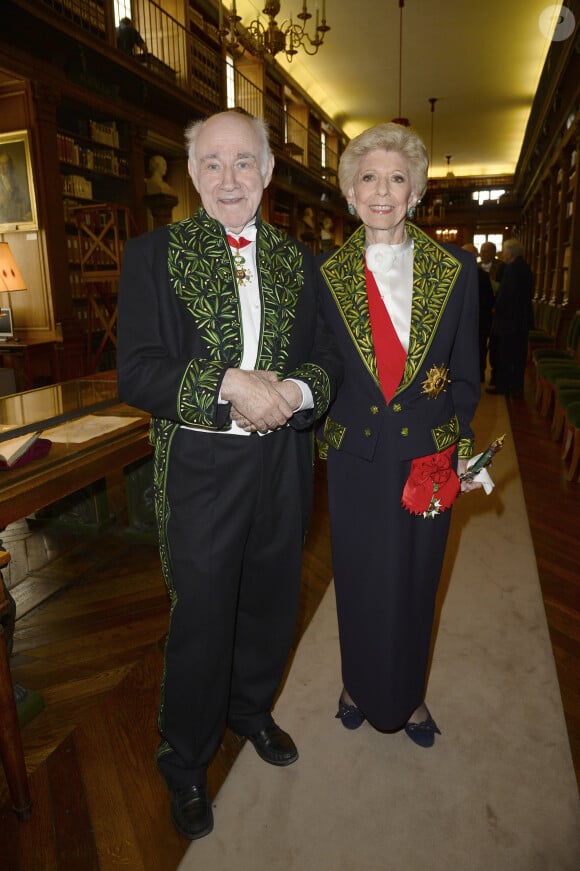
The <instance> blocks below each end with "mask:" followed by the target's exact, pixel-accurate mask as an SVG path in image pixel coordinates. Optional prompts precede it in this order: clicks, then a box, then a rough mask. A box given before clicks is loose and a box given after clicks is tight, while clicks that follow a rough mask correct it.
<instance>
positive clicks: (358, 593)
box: [320, 123, 480, 747]
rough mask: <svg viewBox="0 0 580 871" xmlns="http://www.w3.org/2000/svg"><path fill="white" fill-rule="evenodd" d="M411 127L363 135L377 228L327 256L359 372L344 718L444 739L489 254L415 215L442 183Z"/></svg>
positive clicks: (338, 566)
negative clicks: (439, 236)
mask: <svg viewBox="0 0 580 871" xmlns="http://www.w3.org/2000/svg"><path fill="white" fill-rule="evenodd" d="M427 166H428V158H427V152H426V149H425V146H424V144H423V142H422V141H421V140H420V139H419V137H418V136H417V135H416V134H415V133H414V132H412V131H411V130H409V129H407V128H405V127H402V126H400V125H398V124H395V123H386V124H379V125H377V126H376V127H372V128H370V129H368V130H366V131H365V132H363V133H361V134H360V135H359V136H357V137H356V138H354V139H353V140H351V142H349V144H348V146H347V147H346V149H345V151H344V153H343V155H342V157H341V159H340V164H339V172H338V175H339V183H340V188H341V190H342V193H343V195H344V196H345V198H346V200H347V203H348V210H349V212H350V213H351V214H353V215H354V214H357V215H358V217H359V218H360V220H361V221H362V225H361V226H360V227H359V228H358V229H357V230H355V232H354V233H353V234H352V236H351V237H350V238H349V239H348V241H347V242H345V244H344V245H342V247H341V248H339V249H338V250H337V251H335V252H332V253H330V254H327V255H320V280H321V302H322V308H323V312H324V315H325V317H326V319H327V321H328V323H329V325H330V327H331V329H332V331H333V333H334V336H335V339H336V341H337V344H338V346H339V348H340V350H341V352H342V357H343V362H344V377H343V381H342V383H341V385H340V386H339V389H338V392H337V396H336V399H335V400H334V401H333V402H332V403H331V406H330V409H329V412H328V415H327V416H326V419H325V421H324V425H323V426H322V428H321V431H320V446H321V450H322V452H323V455H325V456H326V457H327V476H328V493H329V509H330V522H331V541H332V560H333V569H334V583H335V592H336V603H337V613H338V626H339V638H340V649H341V660H342V679H343V689H342V692H341V693H340V698H339V702H338V713H337V714H336V716H337V718H338V719H339V720H340V721H341V722H342V725H343V726H345V727H346V728H347V729H356V728H358V727H359V726H361V725H362V723H363V722H364V721H365V719H366V720H368V721H369V722H370V723H371V724H372V725H373V726H374V727H375V728H376V729H378V730H381V731H386V732H391V731H396V730H399V729H404V730H405V732H406V734H407V735H408V736H409V738H410V739H411V740H412V741H414V742H415V743H416V744H418V745H420V746H421V747H430V746H431V745H432V744H433V743H434V740H435V734H436V733H438V732H439V729H438V727H437V725H436V723H435V720H434V719H433V717H432V716H431V714H430V712H429V710H428V708H427V705H426V703H425V690H426V675H427V666H428V660H429V648H430V641H431V634H432V626H433V616H434V605H435V595H436V593H437V587H438V584H439V577H440V573H441V567H442V562H443V555H444V552H445V545H446V541H447V534H448V530H449V521H450V515H451V511H450V508H451V505H452V504H453V501H454V499H455V498H456V496H457V495H458V493H459V492H460V490H461V491H462V492H466V491H468V490H472V489H475V488H476V487H478V486H480V484H479V482H476V481H473V482H471V481H468V480H464V481H462V482H460V481H459V478H458V474H457V473H459V474H461V473H462V472H464V471H465V470H466V467H467V463H468V458H469V457H470V456H471V455H472V449H473V442H474V437H473V432H472V429H471V419H472V417H473V414H474V412H475V409H476V406H477V403H478V401H479V391H480V388H479V362H478V342H477V316H478V305H479V303H478V285H477V270H476V264H475V260H474V258H473V256H472V255H471V254H468V253H466V252H464V251H462V250H461V248H458V247H456V246H448V245H443V244H440V243H438V242H435V241H433V240H432V239H430V238H429V237H428V236H427V235H426V234H425V233H424V232H423V231H422V230H420V229H419V228H418V227H416V226H415V225H413V224H412V223H411V222H410V221H409V220H408V218H409V217H410V216H412V215H414V210H415V206H416V205H417V202H418V201H419V198H420V197H421V195H422V194H423V191H424V190H425V187H426V184H427Z"/></svg>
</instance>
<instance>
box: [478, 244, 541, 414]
mask: <svg viewBox="0 0 580 871" xmlns="http://www.w3.org/2000/svg"><path fill="white" fill-rule="evenodd" d="M502 257H503V261H504V264H505V266H504V269H503V271H502V273H501V281H500V285H499V290H498V292H497V295H496V298H495V317H494V322H493V326H492V337H493V339H494V343H495V347H496V366H495V387H489V388H488V389H487V393H492V394H501V395H504V396H514V397H519V396H522V395H523V391H524V373H525V369H526V359H527V353H528V332H529V330H530V329H531V328H532V326H533V321H534V316H533V310H532V294H533V276H532V270H531V269H530V267H529V266H528V264H527V263H526V261H525V260H524V257H523V248H522V245H521V243H520V242H519V241H518V240H517V239H507V240H506V241H505V242H504V243H503V251H502Z"/></svg>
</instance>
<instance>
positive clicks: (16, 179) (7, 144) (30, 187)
mask: <svg viewBox="0 0 580 871" xmlns="http://www.w3.org/2000/svg"><path fill="white" fill-rule="evenodd" d="M18 230H25V231H26V230H38V221H37V217H36V197H35V194H34V180H33V177H32V163H31V160H30V146H29V144H28V132H27V131H26V130H16V131H15V132H13V133H0V233H12V232H15V231H18Z"/></svg>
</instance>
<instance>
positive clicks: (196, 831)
mask: <svg viewBox="0 0 580 871" xmlns="http://www.w3.org/2000/svg"><path fill="white" fill-rule="evenodd" d="M171 819H172V820H173V825H174V826H175V828H176V829H177V831H178V832H179V834H180V835H183V837H184V838H187V839H188V840H189V841H195V840H196V839H197V838H203V837H204V835H209V833H210V832H211V830H212V829H213V812H212V809H211V802H210V800H209V796H208V794H207V789H206V788H205V786H186V787H184V788H183V789H173V790H172V791H171Z"/></svg>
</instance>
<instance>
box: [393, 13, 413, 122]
mask: <svg viewBox="0 0 580 871" xmlns="http://www.w3.org/2000/svg"><path fill="white" fill-rule="evenodd" d="M404 8H405V0H399V117H398V118H393V123H394V124H402V125H403V127H410V126H411V122H410V121H409V119H408V118H404V117H403V109H402V105H403V9H404Z"/></svg>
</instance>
